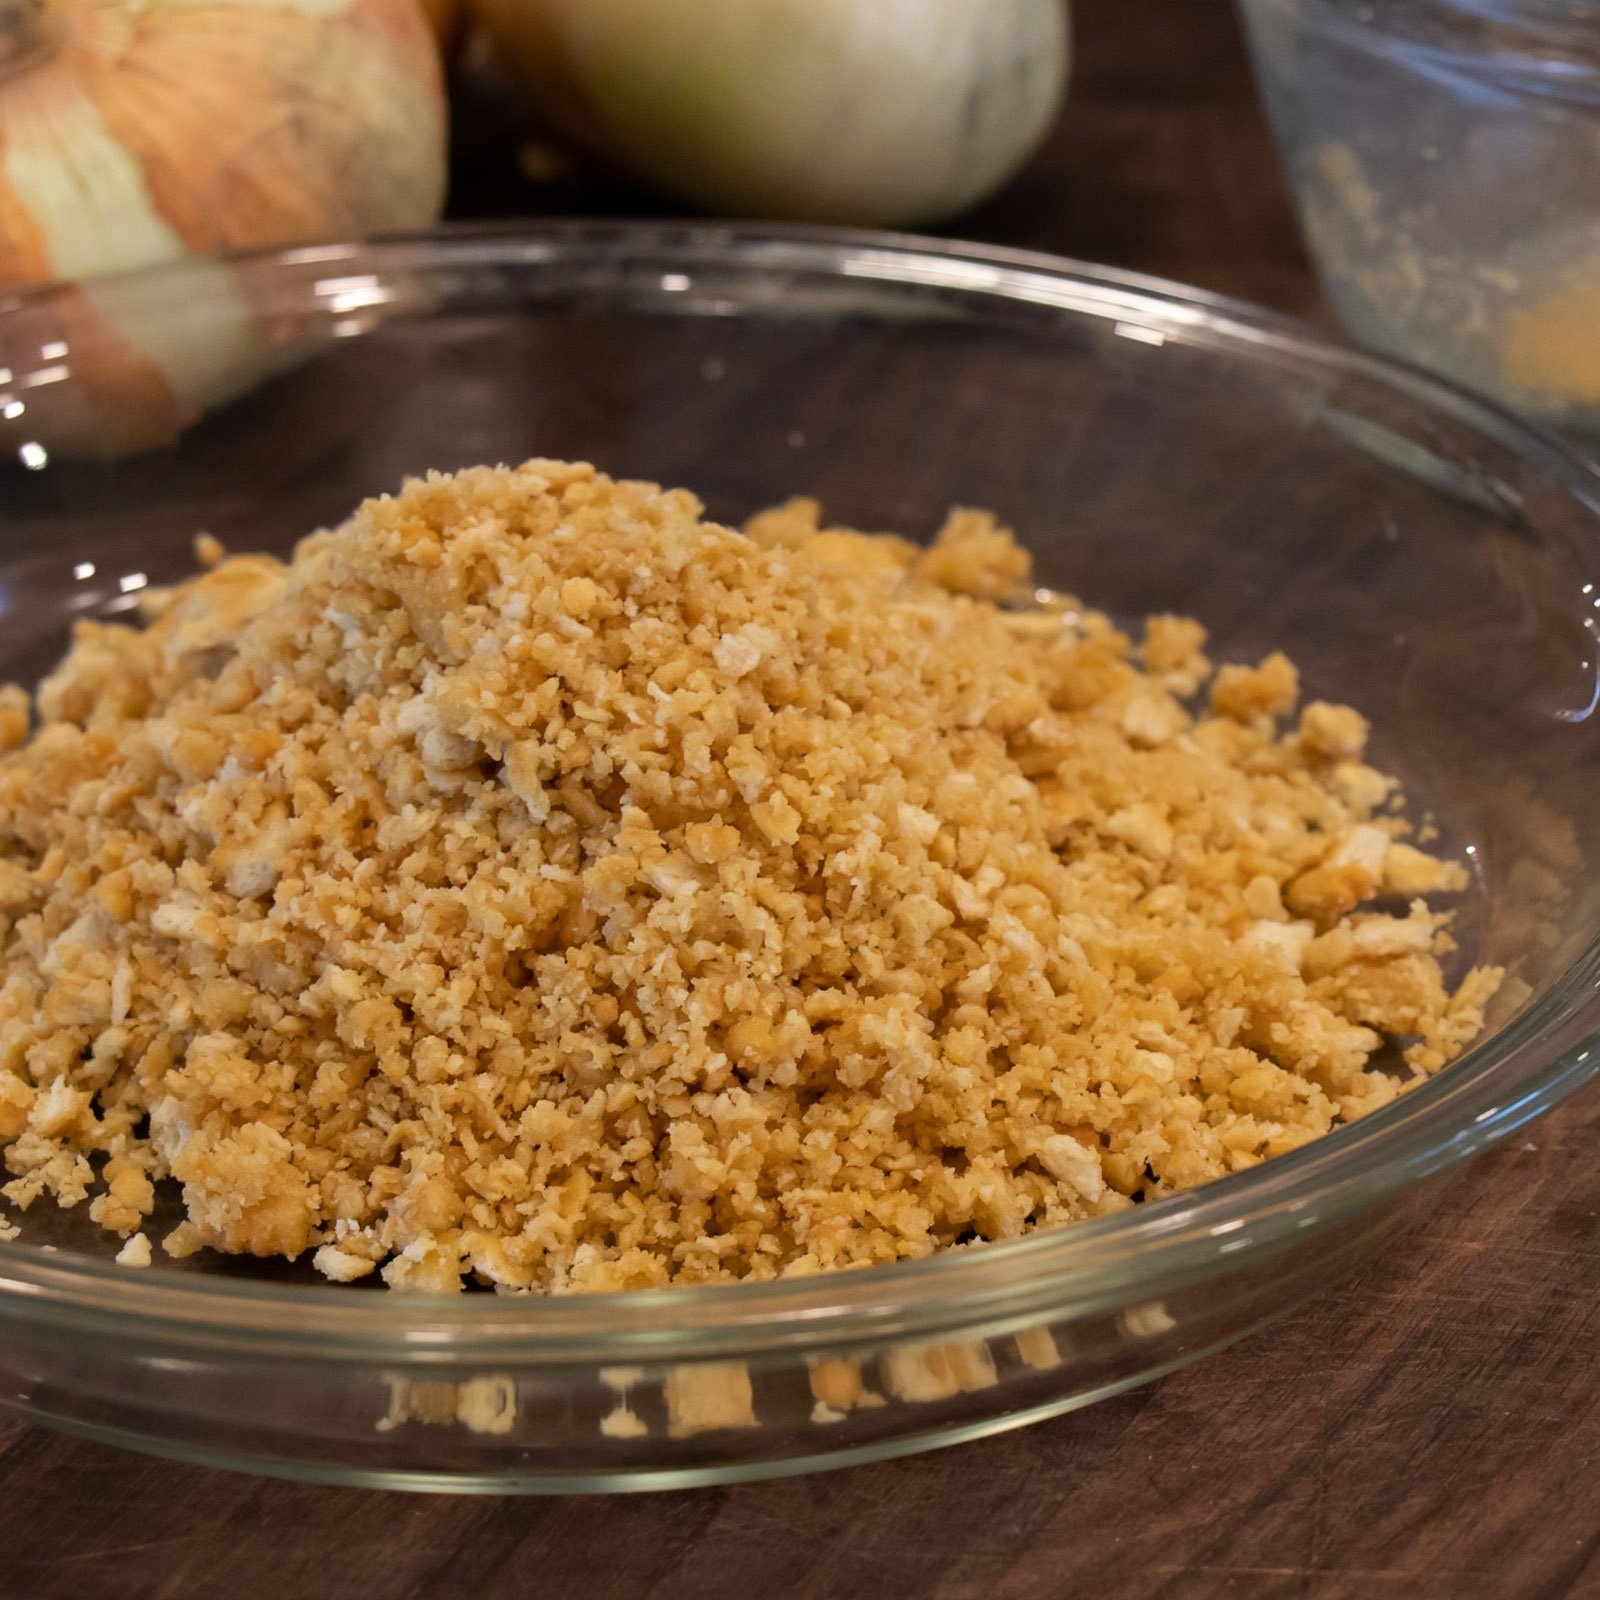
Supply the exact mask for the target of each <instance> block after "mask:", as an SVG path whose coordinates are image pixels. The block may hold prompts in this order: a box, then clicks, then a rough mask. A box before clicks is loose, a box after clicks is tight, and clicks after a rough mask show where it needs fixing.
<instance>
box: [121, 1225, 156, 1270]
mask: <svg viewBox="0 0 1600 1600" xmlns="http://www.w3.org/2000/svg"><path fill="white" fill-rule="evenodd" d="M117 1265H118V1266H119V1267H148V1266H149V1265H150V1241H149V1240H148V1239H147V1238H146V1237H145V1236H144V1235H143V1234H142V1233H136V1234H133V1235H132V1236H131V1237H130V1238H129V1239H128V1240H127V1242H126V1243H125V1244H124V1245H123V1247H122V1248H121V1249H120V1250H119V1251H117Z"/></svg>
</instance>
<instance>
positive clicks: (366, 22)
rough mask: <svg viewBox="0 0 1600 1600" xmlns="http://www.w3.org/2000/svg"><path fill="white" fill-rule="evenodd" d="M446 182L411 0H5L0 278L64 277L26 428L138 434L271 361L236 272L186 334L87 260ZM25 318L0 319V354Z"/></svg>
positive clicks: (266, 231)
mask: <svg viewBox="0 0 1600 1600" xmlns="http://www.w3.org/2000/svg"><path fill="white" fill-rule="evenodd" d="M444 185H445V105H444V90H443V83H442V77H441V71H440V65H439V53H438V46H437V44H436V43H435V41H434V39H433V36H432V34H431V32H430V29H429V26H428V23H427V21H426V19H425V17H424V15H423V12H422V10H421V8H420V7H419V6H418V4H417V0H12V4H10V5H9V6H7V7H6V8H5V9H4V10H3V11H0V287H12V286H17V285H22V284H29V283H35V282H39V281H42V280H52V279H53V280H64V281H67V282H76V281H80V280H81V281H82V287H80V288H75V289H70V290H63V291H61V292H59V293H58V294H57V295H55V296H54V297H53V299H52V301H51V305H50V311H49V316H50V317H51V319H52V320H53V321H54V322H56V323H58V324H60V326H59V328H58V333H57V337H56V338H55V339H53V340H52V341H51V342H52V343H61V344H65V345H66V346H67V347H68V348H69V349H70V350H71V351H72V370H73V380H74V381H73V383H72V385H71V386H70V388H63V389H62V390H61V391H59V397H58V395H57V394H55V393H46V392H45V391H44V389H43V388H42V387H41V388H40V390H39V392H38V393H37V394H34V395H31V396H30V397H29V398H28V400H27V401H26V402H25V404H26V406H27V413H26V421H25V423H22V424H20V426H21V428H22V431H23V432H24V433H26V434H28V435H29V436H30V437H32V438H35V439H38V440H42V441H45V442H47V444H48V446H49V448H50V449H51V450H52V451H53V450H55V449H58V448H61V449H66V450H70V451H73V452H81V451H94V452H97V453H100V452H112V453H115V452H120V451H123V450H127V449H136V448H148V447H150V446H151V445H154V444H159V443H163V442H165V441H167V440H169V439H171V438H173V437H175V436H176V434H177V433H179V432H180V431H181V430H182V429H183V428H184V427H186V426H187V425H188V424H189V423H190V422H192V421H193V420H194V419H195V418H196V417H197V416H198V415H199V414H200V413H201V412H202V411H203V410H204V409H206V408H207V407H208V406H210V405H214V404H216V403H218V401H220V400H221V399H223V398H225V397H226V396H228V395H229V394H232V393H237V392H239V390H241V389H242V388H244V387H247V386H248V385H249V384H250V383H251V382H253V381H255V380H256V379H257V378H258V377H259V376H260V375H261V374H262V372H263V371H264V370H266V368H268V367H270V366H271V365H272V364H273V358H272V357H270V356H268V355H267V353H266V351H265V348H264V341H263V339H262V336H261V334H260V332H259V330H258V328H257V325H256V319H257V311H256V308H255V307H254V306H253V305H252V303H251V301H250V298H249V296H248V294H247V292H246V291H245V289H244V287H243V286H242V285H233V284H231V283H229V284H225V285H222V288H221V289H219V292H218V294H217V295H216V296H214V297H213V299H212V301H211V302H209V303H210V304H211V305H212V307H213V311H214V308H215V306H216V305H218V304H220V305H221V306H222V307H223V309H224V312H225V313H226V314H225V315H222V314H214V315H213V317H212V320H211V322H210V323H209V325H208V326H207V327H205V328H204V329H198V328H197V329H196V330H194V332H193V333H192V334H191V333H189V332H187V331H186V330H185V329H183V328H182V327H180V326H179V324H178V321H177V319H175V318H174V316H173V315H172V313H171V311H170V310H164V311H163V313H162V315H161V316H160V317H157V316H155V315H154V314H153V312H152V311H151V308H150V305H149V302H148V300H147V299H146V298H143V297H141V295H140V293H139V292H138V291H137V289H130V288H129V286H128V285H127V284H123V285H121V286H117V285H116V284H115V282H114V281H113V282H111V283H100V282H97V281H95V280H99V279H101V278H102V276H103V275H106V274H114V273H117V272H120V271H123V270H125V269H129V268H135V267H142V266H147V265H151V264H154V263H157V262H163V261H170V260H176V259H181V258H184V257H189V256H205V255H210V254H213V253H215V252H219V251H224V250H228V249H233V248H240V247H244V246H251V245H270V244H277V243H284V244H288V243H300V242H305V241H313V240H324V239H342V238H349V237H352V236H358V235H360V234H363V233H370V232H374V231H378V230H382V229H389V228H407V227H419V226H424V225H426V224H428V223H430V222H432V221H434V220H435V219H436V218H437V216H438V214H439V211H440V209H441V206H442V204H443V198H444ZM215 271H216V273H217V274H218V275H219V277H223V278H225V277H227V275H228V269H227V268H226V267H222V266H219V267H217V268H216V269H215ZM222 290H225V291H226V292H225V293H224V292H222ZM230 306H231V308H232V309H231V310H230V309H228V308H229V307H230ZM26 322H27V318H26V317H25V316H24V317H22V318H21V319H17V318H14V319H13V320H12V322H11V323H9V324H8V325H7V327H6V334H7V339H8V345H7V348H5V349H0V358H3V359H4V362H6V363H8V364H9V366H10V367H15V366H17V365H18V362H17V361H13V360H11V359H10V358H11V356H12V354H13V351H12V350H11V348H10V341H11V340H12V339H13V338H15V337H16V336H17V335H18V333H19V329H20V328H21V326H22V325H23V324H25V323H26ZM5 399H6V400H7V402H8V403H9V402H10V400H11V397H10V396H9V395H7V396H5ZM9 415H10V413H9V412H8V413H7V416H8V417H9ZM52 424H53V426H52Z"/></svg>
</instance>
